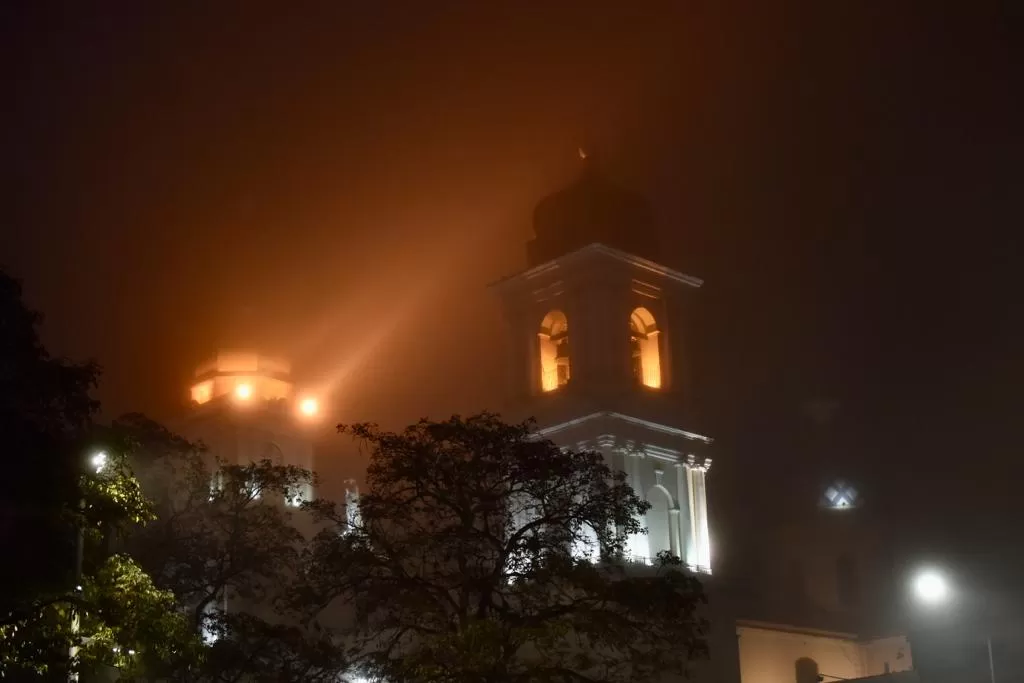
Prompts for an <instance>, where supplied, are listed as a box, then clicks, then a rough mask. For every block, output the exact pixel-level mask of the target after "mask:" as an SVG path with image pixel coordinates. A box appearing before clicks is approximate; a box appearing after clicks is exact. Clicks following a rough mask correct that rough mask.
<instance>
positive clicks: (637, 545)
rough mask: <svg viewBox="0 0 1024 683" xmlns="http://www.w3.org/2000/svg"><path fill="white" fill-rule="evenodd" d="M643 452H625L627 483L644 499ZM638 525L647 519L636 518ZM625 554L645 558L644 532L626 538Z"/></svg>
mask: <svg viewBox="0 0 1024 683" xmlns="http://www.w3.org/2000/svg"><path fill="white" fill-rule="evenodd" d="M643 457H644V456H643V453H641V452H639V451H636V450H631V451H627V452H626V464H627V466H628V468H629V469H628V470H627V472H626V474H627V475H628V476H629V485H630V486H631V487H632V488H633V492H634V493H636V495H637V497H639V498H643V499H645V500H646V497H645V492H644V489H643V478H642V477H641V475H640V460H641V458H643ZM638 521H639V522H640V526H643V527H645V526H647V520H646V519H644V518H641V519H639V520H638ZM626 554H627V555H630V556H631V557H632V558H633V560H634V561H638V560H640V559H641V558H647V556H648V555H649V554H650V552H649V549H648V544H647V535H646V534H634V535H633V536H631V537H629V538H627V539H626Z"/></svg>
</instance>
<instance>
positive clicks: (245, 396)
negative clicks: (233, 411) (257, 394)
mask: <svg viewBox="0 0 1024 683" xmlns="http://www.w3.org/2000/svg"><path fill="white" fill-rule="evenodd" d="M235 398H237V399H238V400H240V401H248V400H249V399H250V398H252V385H251V384H239V385H238V386H236V387H235Z"/></svg>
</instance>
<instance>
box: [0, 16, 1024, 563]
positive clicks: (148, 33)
mask: <svg viewBox="0 0 1024 683" xmlns="http://www.w3.org/2000/svg"><path fill="white" fill-rule="evenodd" d="M751 4H752V5H756V6H755V7H752V6H745V7H741V6H739V4H737V5H731V4H729V3H701V2H694V3H659V2H645V3H601V2H598V3H594V2H578V3H562V2H559V3H543V4H542V5H541V4H537V5H536V6H534V5H529V6H528V8H527V6H526V5H522V4H519V3H508V4H499V3H456V2H435V3H421V2H407V3H401V2H391V3H388V2H323V3H303V7H302V10H301V11H299V10H297V9H296V8H295V7H292V6H290V5H286V4H281V3H240V4H236V5H231V4H230V3H186V2H175V3H109V4H104V5H103V6H102V7H101V8H98V7H97V6H92V7H87V6H86V5H85V4H82V3H68V4H66V5H60V4H50V3H45V2H31V3H27V2H26V3H21V4H18V3H12V4H11V5H9V6H8V7H7V9H5V10H4V13H5V17H4V35H3V39H4V40H3V43H4V50H5V59H4V63H5V67H4V68H5V71H6V73H5V76H6V79H5V82H7V83H9V84H10V92H9V95H10V99H9V101H10V103H11V104H12V107H11V108H10V110H9V111H8V112H7V114H6V115H5V118H7V119H8V120H7V124H6V125H5V126H4V134H5V138H6V140H5V145H4V148H5V150H7V152H8V160H9V161H8V164H7V172H8V175H7V182H6V183H5V185H6V186H7V189H8V191H9V192H11V199H10V200H9V202H7V203H6V204H7V206H8V207H9V209H10V211H9V213H8V215H7V219H6V220H5V226H4V230H3V237H2V242H0V260H2V261H3V262H4V264H5V266H6V267H7V268H9V269H10V270H11V271H12V272H13V273H14V274H15V275H17V276H19V277H22V278H23V279H24V280H25V285H26V291H27V294H28V296H29V299H30V301H31V303H32V304H33V305H34V306H36V307H37V308H40V309H41V310H43V311H44V312H45V313H46V314H47V324H46V328H45V333H46V339H47V342H48V343H49V344H50V345H51V347H52V348H53V349H54V350H55V351H56V352H59V353H62V354H67V355H70V356H73V357H77V358H82V357H95V358H97V359H98V360H99V361H100V362H101V363H102V364H103V366H104V367H105V376H104V382H103V386H102V389H101V392H100V395H101V398H102V399H103V401H104V406H105V410H106V412H107V413H108V414H109V415H116V414H118V413H121V412H123V411H126V410H141V411H144V412H147V413H149V414H152V415H154V416H156V417H158V418H162V419H169V418H172V417H174V416H176V415H179V414H181V412H182V411H184V410H185V408H186V406H185V401H186V399H187V393H186V392H187V384H188V380H189V377H190V373H191V371H192V368H193V367H194V366H195V365H196V364H197V363H199V362H200V361H201V360H202V359H203V358H204V357H206V356H208V355H210V354H212V353H213V352H214V351H215V350H216V349H217V348H221V347H237V346H245V347H254V348H259V349H261V350H264V351H266V352H268V353H275V354H280V355H284V356H287V357H289V358H291V360H292V361H293V363H294V365H295V366H296V372H297V377H298V380H299V381H300V383H303V384H304V385H307V386H315V387H317V388H318V389H321V390H323V391H325V392H327V393H328V395H329V398H328V400H327V401H326V405H327V406H328V411H329V415H330V416H331V418H332V420H335V421H353V420H373V421H378V422H380V423H382V424H384V425H386V426H389V427H397V426H400V425H402V424H404V423H408V422H410V421H412V420H415V419H417V418H419V417H422V416H428V415H429V416H432V417H444V416H446V415H448V414H450V413H452V412H463V413H465V412H470V411H474V410H479V409H483V408H491V409H496V410H500V408H501V405H502V401H503V397H504V395H505V394H504V389H503V382H504V370H503V366H502V356H503V347H502V345H503V343H504V332H505V331H504V329H503V326H502V321H501V317H500V312H499V310H498V307H497V303H496V301H494V300H492V298H491V296H490V294H489V293H488V291H487V288H486V285H487V283H489V282H492V281H494V280H496V279H498V278H499V277H501V276H503V275H507V274H509V273H512V272H515V271H517V270H519V269H521V268H523V267H524V266H525V254H524V243H525V242H526V240H527V239H529V238H530V236H531V225H530V221H531V212H532V210H533V207H534V205H535V204H536V202H537V201H538V200H540V199H541V198H542V197H543V196H544V195H546V194H548V193H550V192H553V191H555V190H557V189H559V188H560V187H562V186H563V185H564V184H566V183H567V182H569V181H571V179H572V178H573V177H574V176H575V174H576V173H578V171H579V159H578V157H577V148H578V147H580V146H583V147H585V148H586V149H587V151H588V153H589V154H590V155H591V158H592V159H594V160H595V163H598V164H599V165H600V166H601V167H602V168H603V169H605V170H606V171H607V173H608V175H609V176H611V177H612V178H614V179H616V180H617V181H619V182H621V183H622V184H624V185H626V186H628V187H630V188H632V189H634V190H638V191H641V192H643V193H645V194H646V195H648V196H649V197H650V199H651V201H652V203H653V204H654V206H655V209H656V210H657V212H658V214H659V219H660V224H661V226H662V230H663V235H662V238H663V242H664V243H665V252H664V253H665V259H664V260H665V261H666V262H667V263H669V265H673V266H675V267H678V268H680V269H681V270H683V271H685V272H687V273H692V274H693V275H696V276H698V277H702V278H704V279H705V281H706V286H705V287H704V289H703V290H702V292H701V294H700V304H699V310H698V315H697V318H696V319H695V321H694V323H693V329H692V330H689V331H688V332H689V334H691V335H692V339H693V347H694V356H695V358H694V359H692V362H693V364H694V365H695V366H696V368H697V373H696V380H695V384H694V386H693V387H692V389H691V390H692V391H693V392H694V393H695V394H696V395H697V401H696V403H697V405H698V406H699V407H700V411H699V415H698V417H697V418H696V419H697V421H698V422H699V424H696V425H693V428H695V429H698V430H701V431H703V432H705V433H709V434H711V435H713V436H715V437H716V439H717V447H718V450H717V451H716V456H715V460H716V472H715V474H716V477H717V480H716V483H714V484H713V485H714V486H718V487H719V488H718V492H717V493H716V494H715V495H718V496H719V500H720V501H746V504H745V505H740V506H739V507H738V508H737V507H734V508H733V509H734V510H735V509H742V510H746V511H747V512H748V513H749V514H751V515H754V516H756V514H757V511H758V509H759V506H761V505H764V504H766V503H768V502H770V501H772V500H775V499H777V498H779V496H780V493H779V492H780V491H783V492H784V493H783V494H781V496H782V498H785V499H797V498H799V499H801V500H806V501H809V500H810V499H811V498H812V497H813V496H815V495H817V494H816V492H817V491H819V490H821V486H822V484H823V483H824V482H826V481H828V480H830V479H831V478H832V477H835V476H838V475H842V476H845V477H848V478H852V479H853V480H856V481H858V482H860V483H861V484H862V487H863V488H864V489H866V495H867V496H868V497H869V499H873V500H874V501H876V505H875V507H876V509H877V510H878V511H880V512H883V511H884V513H885V514H890V513H892V514H896V512H897V511H898V514H900V515H903V516H905V517H907V518H913V519H918V518H919V519H918V522H920V526H921V528H930V529H933V530H935V531H934V533H935V534H936V535H937V537H941V536H942V535H943V533H944V530H948V529H949V528H950V527H949V526H948V524H956V525H960V527H959V528H962V529H969V530H972V531H973V532H979V530H980V532H979V533H980V534H981V536H985V535H986V534H988V533H991V534H993V535H994V536H993V537H998V535H999V533H1001V532H999V531H998V529H999V528H1000V526H999V525H998V524H997V525H995V526H994V527H993V525H992V524H991V521H992V520H994V519H998V520H1005V519H1008V518H1009V517H1008V516H1009V515H1018V516H1019V512H1017V511H1016V510H1015V507H1014V504H1013V503H1012V502H1011V501H1015V492H1014V487H1015V484H1011V483H1010V482H1015V481H1019V480H1020V474H1021V473H1022V471H1021V464H1020V461H1019V459H1017V458H1011V457H1010V455H1009V454H1010V452H1011V451H1013V450H1016V449H1015V448H1014V447H1013V446H1012V444H1013V443H1014V442H1015V441H1014V440H1013V436H1014V435H1015V429H1014V428H1013V426H1012V425H1013V420H1014V419H1015V417H1016V411H1015V410H1014V409H1012V405H1013V404H1016V405H1019V400H1017V401H1014V400H1013V398H1012V397H1014V396H1015V394H1016V389H1015V387H1019V386H1020V385H1021V380H1022V379H1024V376H1022V372H1021V370H1022V365H1021V360H1020V354H1019V348H1020V346H1019V341H1020V339H1021V326H1020V321H1019V317H1018V316H1013V315H1011V314H1010V311H1011V310H1012V309H1013V308H1019V307H1018V306H1016V305H1015V304H1014V305H1012V306H1011V298H1010V293H1011V292H1013V291H1019V285H1017V286H1016V287H1015V286H1014V285H1015V284H1016V276H1015V275H1014V268H1015V264H1014V260H1015V259H1014V257H1013V254H1015V253H1016V254H1019V253H1020V252H1019V250H1018V249H1017V248H1018V247H1019V246H1020V245H1019V238H1018V237H1017V234H1016V230H1018V229H1019V226H1020V223H1021V221H1020V219H1021V211H1020V202H1019V199H1018V198H1017V197H1016V196H1015V193H1016V192H1018V191H1019V190H1018V188H1017V187H1016V185H1015V184H1013V183H1011V179H1013V178H1014V176H1016V178H1018V179H1019V172H1018V171H1017V170H1013V171H1012V172H1011V169H1018V167H1019V159H1020V153H1021V151H1024V150H1022V145H1021V132H1020V126H1019V121H1020V120H1021V114H1022V113H1024V112H1022V111H1021V109H1022V107H1021V102H1020V97H1019V94H1017V93H1018V91H1019V88H1013V87H1011V86H1010V85H1009V84H1010V83H1012V82H1014V77H1013V75H1012V74H1013V73H1014V69H1015V67H1014V64H1015V63H1016V64H1017V65H1018V66H1019V64H1020V56H1021V55H1020V45H1021V41H1020V39H1019V38H1020V36H1019V35H1017V36H1016V37H1015V36H1014V34H1013V31H1014V30H1016V28H1015V27H1019V24H1014V23H1013V22H1012V21H1011V20H1012V19H1014V17H1012V16H1010V15H1011V13H1013V12H1015V11H1016V12H1017V15H1018V16H1017V17H1016V19H1019V18H1020V17H1019V10H1014V9H1012V8H1011V6H1010V4H1009V3H1006V4H1003V5H998V4H992V5H991V6H989V5H987V4H986V3H972V4H971V5H970V7H967V6H966V5H965V6H964V7H963V8H961V9H959V10H955V11H954V10H947V9H942V8H939V7H936V6H934V3H921V4H920V5H918V6H913V4H912V3H911V4H905V5H900V9H897V8H893V7H887V8H886V12H885V13H884V15H883V13H882V12H881V10H873V9H863V8H860V3H806V4H803V3H789V4H781V5H780V4H776V3H751ZM858 8H860V9H858ZM1017 185H1019V183H1017ZM1011 228H1012V230H1011ZM823 407H824V408H827V409H823ZM338 448H339V451H338V452H337V453H334V452H333V451H332V450H331V449H327V450H325V451H324V453H325V454H326V455H324V456H323V458H322V463H321V467H322V469H324V470H325V471H326V472H328V473H334V472H341V471H344V470H349V469H351V465H352V463H351V462H344V459H345V458H346V457H348V456H346V455H345V452H343V451H344V449H341V448H340V447H338ZM968 462H969V463H971V464H970V465H968V464H967V463H968ZM965 470H969V472H970V474H969V475H965V474H964V471H965ZM987 472H998V473H999V475H998V476H991V475H988V474H986V473H987ZM780 473H781V474H780ZM922 473H927V477H925V475H924V474H922ZM1011 473H1012V476H1007V475H1008V474H1011ZM868 482H870V484H869V483H868ZM779 487H782V488H779ZM934 501H947V502H950V501H952V502H955V503H956V505H955V506H948V505H947V506H940V507H938V509H937V508H936V507H935V503H934ZM722 505H725V503H722ZM991 528H995V529H997V530H996V531H992V532H988V531H985V530H986V529H991ZM1002 528H1004V529H1005V527H1002ZM990 540H991V539H990ZM982 542H983V539H979V538H978V536H977V535H973V534H972V538H971V539H970V540H967V541H965V543H966V546H965V548H966V549H963V552H964V553H969V551H970V548H969V547H967V546H970V544H971V543H982Z"/></svg>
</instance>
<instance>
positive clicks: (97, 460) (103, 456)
mask: <svg viewBox="0 0 1024 683" xmlns="http://www.w3.org/2000/svg"><path fill="white" fill-rule="evenodd" d="M89 462H90V463H92V466H93V467H94V468H95V469H96V474H99V473H100V472H102V471H103V468H104V467H106V466H107V453H106V451H97V452H96V453H93V456H92V458H91V459H90V460H89Z"/></svg>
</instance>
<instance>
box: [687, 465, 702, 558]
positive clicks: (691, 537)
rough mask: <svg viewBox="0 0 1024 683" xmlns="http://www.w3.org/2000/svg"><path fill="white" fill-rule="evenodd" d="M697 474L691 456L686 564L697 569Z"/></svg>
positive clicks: (688, 479) (688, 471)
mask: <svg viewBox="0 0 1024 683" xmlns="http://www.w3.org/2000/svg"><path fill="white" fill-rule="evenodd" d="M696 472H697V468H696V467H694V465H693V460H692V456H691V460H690V462H689V463H687V465H686V500H687V504H688V507H689V511H690V524H689V525H688V528H687V534H686V558H685V560H686V564H688V565H690V566H691V567H696V566H698V565H699V564H700V557H699V551H698V548H699V547H700V546H699V544H698V540H697V539H698V536H697V529H698V526H699V525H698V518H697V497H696V491H695V490H696V488H697V482H696V477H695V474H696Z"/></svg>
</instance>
